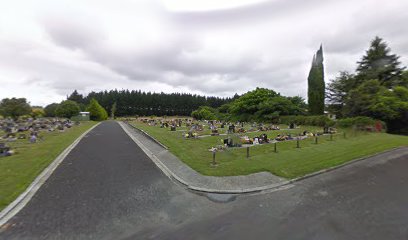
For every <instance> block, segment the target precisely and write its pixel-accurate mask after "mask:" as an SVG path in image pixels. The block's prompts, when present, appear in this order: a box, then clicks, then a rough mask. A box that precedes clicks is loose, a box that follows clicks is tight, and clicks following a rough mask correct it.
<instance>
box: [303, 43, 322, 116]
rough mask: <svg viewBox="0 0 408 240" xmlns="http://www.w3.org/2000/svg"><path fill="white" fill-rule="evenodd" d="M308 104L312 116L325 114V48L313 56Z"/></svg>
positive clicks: (309, 78)
mask: <svg viewBox="0 0 408 240" xmlns="http://www.w3.org/2000/svg"><path fill="white" fill-rule="evenodd" d="M307 80H308V104H309V113H310V114H311V115H322V114H323V113H324V96H325V83H324V67H323V47H322V45H320V49H319V50H318V51H317V53H316V55H314V56H313V61H312V67H311V69H310V72H309V77H308V79H307Z"/></svg>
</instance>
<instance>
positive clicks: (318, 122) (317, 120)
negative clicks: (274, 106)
mask: <svg viewBox="0 0 408 240" xmlns="http://www.w3.org/2000/svg"><path fill="white" fill-rule="evenodd" d="M279 119H280V123H282V124H288V125H289V124H291V123H294V124H296V125H309V126H320V127H325V126H328V127H331V126H334V125H335V122H334V121H333V120H331V119H330V118H328V117H326V116H324V115H321V116H281V117H279Z"/></svg>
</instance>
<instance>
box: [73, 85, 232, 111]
mask: <svg viewBox="0 0 408 240" xmlns="http://www.w3.org/2000/svg"><path fill="white" fill-rule="evenodd" d="M78 95H79V97H78ZM236 96H238V95H236ZM81 97H82V95H80V94H78V93H75V91H74V92H73V93H72V94H71V96H69V97H68V98H70V99H71V98H72V99H74V100H75V101H81ZM234 97H235V96H234ZM92 98H95V99H96V100H97V101H98V103H99V104H100V105H101V106H102V107H103V108H105V109H106V111H108V112H109V114H111V113H112V107H113V104H114V103H115V102H116V103H117V106H116V107H117V109H116V111H115V116H116V117H122V116H135V115H138V116H151V115H156V116H175V115H178V116H190V115H191V112H192V111H194V110H196V109H198V108H199V107H200V106H210V107H213V108H218V107H220V106H221V105H223V104H226V103H229V102H231V101H232V98H220V97H211V96H200V95H195V94H194V95H193V94H190V93H170V94H169V93H163V92H162V93H154V92H153V93H152V92H142V91H140V90H139V91H137V90H132V91H130V90H111V91H101V92H91V93H89V94H88V95H87V96H84V97H83V100H82V102H81V104H80V106H81V110H85V109H84V108H82V106H83V105H82V104H86V105H88V104H89V103H90V101H91V99H92Z"/></svg>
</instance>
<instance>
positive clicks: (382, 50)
mask: <svg viewBox="0 0 408 240" xmlns="http://www.w3.org/2000/svg"><path fill="white" fill-rule="evenodd" d="M400 65H401V62H400V61H399V56H397V55H395V54H391V49H390V48H389V47H388V45H387V43H386V42H384V41H383V39H381V38H380V37H375V38H374V40H372V41H371V44H370V48H369V49H368V50H367V51H366V54H365V55H364V56H363V57H362V59H361V61H359V62H358V67H357V75H356V80H357V83H358V84H361V83H364V82H365V81H367V80H371V79H378V80H379V81H380V83H381V85H382V86H385V87H387V88H392V87H394V86H398V85H401V83H402V82H403V79H402V72H403V70H404V68H402V67H400Z"/></svg>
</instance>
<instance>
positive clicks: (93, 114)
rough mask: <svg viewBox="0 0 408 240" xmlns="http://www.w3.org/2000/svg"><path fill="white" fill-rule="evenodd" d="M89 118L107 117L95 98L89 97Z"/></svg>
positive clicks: (101, 118) (100, 119)
mask: <svg viewBox="0 0 408 240" xmlns="http://www.w3.org/2000/svg"><path fill="white" fill-rule="evenodd" d="M87 111H88V112H89V115H90V118H91V120H94V121H103V120H106V119H107V118H108V113H107V112H106V110H105V109H104V108H103V107H102V106H101V105H100V104H99V103H98V101H97V100H96V99H94V98H93V99H91V102H90V103H89V105H88V107H87Z"/></svg>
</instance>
